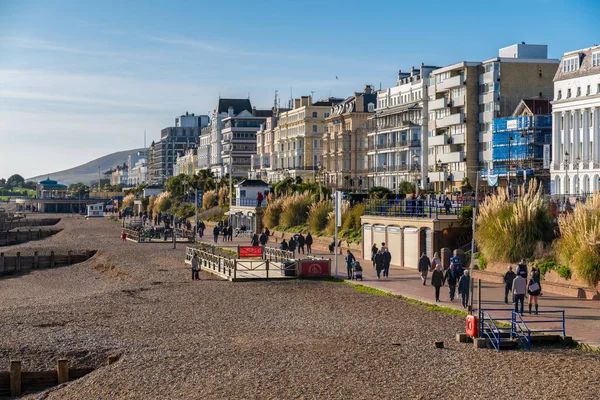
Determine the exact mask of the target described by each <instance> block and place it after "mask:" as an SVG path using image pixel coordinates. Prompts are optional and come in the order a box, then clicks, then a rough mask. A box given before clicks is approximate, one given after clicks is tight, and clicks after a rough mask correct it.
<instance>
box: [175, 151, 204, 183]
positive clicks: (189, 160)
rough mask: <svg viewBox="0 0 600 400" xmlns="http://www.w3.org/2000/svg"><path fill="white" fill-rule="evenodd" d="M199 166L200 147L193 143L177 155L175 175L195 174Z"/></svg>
mask: <svg viewBox="0 0 600 400" xmlns="http://www.w3.org/2000/svg"><path fill="white" fill-rule="evenodd" d="M197 166H198V148H197V147H196V145H192V146H191V147H189V148H187V149H186V150H185V151H184V152H182V153H179V154H178V155H177V160H176V161H175V166H174V167H173V176H177V175H179V174H185V175H189V176H193V175H194V174H195V173H196V169H197Z"/></svg>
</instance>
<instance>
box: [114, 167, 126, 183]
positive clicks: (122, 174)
mask: <svg viewBox="0 0 600 400" xmlns="http://www.w3.org/2000/svg"><path fill="white" fill-rule="evenodd" d="M128 176H129V174H128V169H126V168H123V166H118V167H117V168H116V169H115V170H114V171H113V172H112V174H111V175H110V184H111V185H113V186H116V185H122V186H127V182H128Z"/></svg>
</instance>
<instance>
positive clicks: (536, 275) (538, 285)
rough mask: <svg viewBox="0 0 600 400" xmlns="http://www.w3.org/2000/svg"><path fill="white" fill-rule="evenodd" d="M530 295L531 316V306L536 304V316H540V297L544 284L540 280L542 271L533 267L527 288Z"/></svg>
mask: <svg viewBox="0 0 600 400" xmlns="http://www.w3.org/2000/svg"><path fill="white" fill-rule="evenodd" d="M527 294H528V295H529V314H531V305H532V304H535V314H536V315H537V314H538V297H539V296H541V295H542V282H541V280H540V271H538V269H537V268H535V267H533V268H532V269H531V279H530V280H529V285H528V287H527Z"/></svg>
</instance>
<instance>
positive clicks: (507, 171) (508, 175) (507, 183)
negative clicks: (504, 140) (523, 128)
mask: <svg viewBox="0 0 600 400" xmlns="http://www.w3.org/2000/svg"><path fill="white" fill-rule="evenodd" d="M511 143H512V136H511V134H510V132H508V165H507V166H506V186H508V191H509V193H510V191H511V190H510V189H511V188H510V167H511V159H510V145H511Z"/></svg>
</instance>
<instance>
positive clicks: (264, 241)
mask: <svg viewBox="0 0 600 400" xmlns="http://www.w3.org/2000/svg"><path fill="white" fill-rule="evenodd" d="M259 241H260V244H261V246H266V245H267V242H268V241H269V238H268V237H267V235H266V233H265V232H263V233H261V234H260V239H259Z"/></svg>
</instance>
